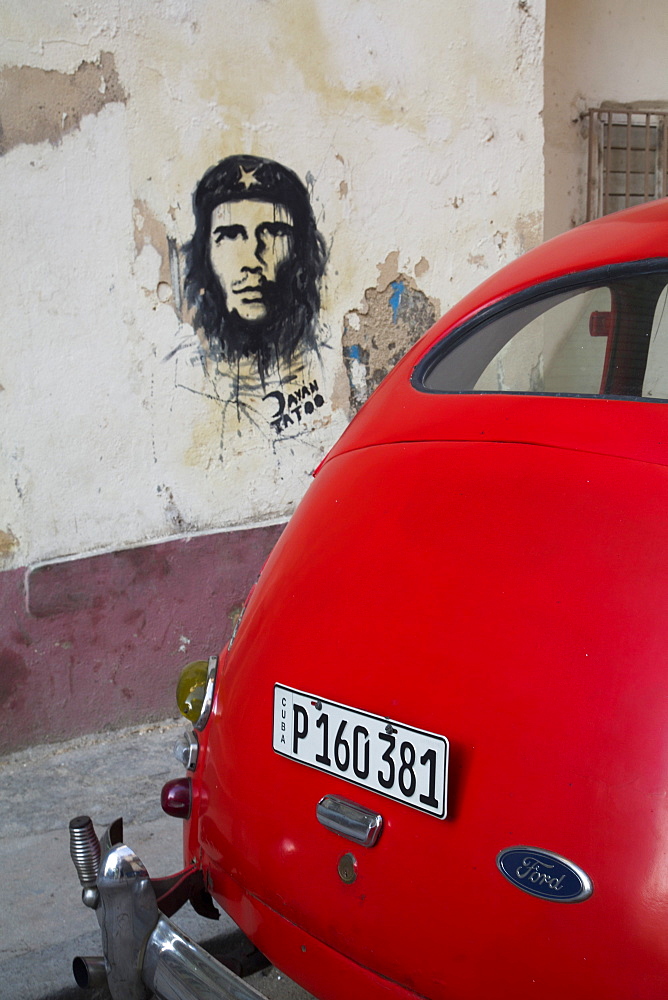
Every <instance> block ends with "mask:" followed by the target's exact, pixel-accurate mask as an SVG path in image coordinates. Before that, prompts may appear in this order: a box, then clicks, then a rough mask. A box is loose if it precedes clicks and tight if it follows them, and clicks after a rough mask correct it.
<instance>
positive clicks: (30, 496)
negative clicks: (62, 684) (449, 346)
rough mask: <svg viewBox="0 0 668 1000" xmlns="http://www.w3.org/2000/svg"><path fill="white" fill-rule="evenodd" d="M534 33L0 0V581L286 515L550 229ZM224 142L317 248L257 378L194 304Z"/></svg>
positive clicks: (498, 14) (486, 23) (409, 21)
mask: <svg viewBox="0 0 668 1000" xmlns="http://www.w3.org/2000/svg"><path fill="white" fill-rule="evenodd" d="M543 29H544V4H543V0H535V2H534V0H519V2H517V0H503V2H499V3H495V4H489V3H487V2H486V0H473V2H467V3H464V2H461V0H423V2H422V3H420V4H419V5H418V6H417V7H415V6H413V7H411V6H406V5H405V4H403V3H401V2H400V0H383V2H380V0H274V2H271V3H267V2H261V0H226V2H224V3H220V2H215V3H214V2H213V0H202V2H197V3H195V2H194V0H162V2H159V0H128V2H125V3H123V4H120V3H115V4H109V3H106V2H104V3H103V2H91V3H88V4H86V5H83V4H79V3H75V2H72V3H69V2H62V0H45V2H44V3H41V4H39V5H37V6H33V5H29V6H28V7H27V8H26V7H25V6H24V7H20V6H18V5H16V4H8V3H5V4H3V5H1V6H0V38H1V39H2V40H3V41H2V43H0V44H1V49H0V52H1V56H2V58H1V68H0V199H1V204H2V209H1V210H2V227H1V229H0V240H1V241H2V251H1V252H2V257H3V261H4V265H5V266H4V281H3V283H2V287H1V288H0V295H1V296H2V318H3V326H2V330H3V351H2V360H1V361H0V411H1V412H0V420H1V421H2V426H3V435H2V441H1V442H0V456H1V458H0V462H1V465H0V568H2V569H3V570H5V571H6V572H7V573H9V571H17V570H19V569H20V568H22V567H30V568H31V572H32V571H34V568H35V566H36V565H37V564H41V563H43V562H44V561H51V560H56V561H57V560H61V559H63V558H67V557H72V556H74V557H82V556H85V555H87V554H91V553H97V552H115V551H118V550H124V549H126V548H128V547H132V546H146V545H150V544H158V543H160V542H161V541H163V540H166V539H170V538H173V537H175V536H182V535H190V534H193V533H195V534H196V533H206V532H219V531H225V532H230V531H232V532H234V531H237V530H241V529H245V528H248V527H251V526H255V527H257V526H262V525H268V524H272V523H276V522H280V521H282V520H284V519H285V518H286V517H287V516H289V514H290V513H291V511H292V510H293V509H294V507H295V505H296V503H297V502H298V500H299V498H300V497H301V495H302V494H303V492H304V490H305V488H306V487H307V485H308V482H309V477H310V473H311V472H312V470H313V469H314V468H315V466H316V465H317V464H318V462H319V461H320V459H321V458H322V456H323V454H324V453H325V452H326V451H327V449H328V448H329V447H330V446H331V444H332V443H333V442H334V440H335V439H336V438H337V437H338V435H339V434H340V432H341V431H342V430H343V429H344V427H345V425H346V423H347V421H348V420H349V418H350V416H351V414H352V413H353V412H354V410H355V409H356V408H357V407H358V405H359V404H360V403H361V402H362V401H363V400H364V398H365V397H366V395H367V394H368V392H369V391H370V390H371V389H372V388H373V387H374V386H375V385H376V384H377V383H378V381H379V380H380V378H381V377H382V376H383V374H384V373H385V372H386V371H387V370H388V369H389V367H390V366H391V365H392V364H393V363H394V361H395V360H396V358H397V357H398V356H399V354H400V353H402V352H403V351H404V350H405V348H406V347H407V346H408V344H409V343H411V342H413V341H414V340H415V339H417V337H418V336H419V335H420V333H422V332H423V331H424V329H426V328H427V326H428V325H429V324H430V323H431V322H432V320H433V319H434V318H435V317H436V316H437V315H438V314H439V313H440V312H442V311H444V309H445V308H446V307H447V306H448V305H449V304H451V303H452V302H454V301H455V300H456V299H457V298H459V297H460V296H461V295H462V294H463V293H464V292H465V291H467V290H468V289H469V288H471V287H472V286H473V285H474V284H476V283H477V282H478V281H479V280H481V279H482V278H483V277H484V276H485V275H486V274H488V273H489V272H491V271H493V270H495V269H496V268H498V266H500V265H501V264H502V263H504V262H505V261H507V260H509V259H511V258H513V257H515V256H516V255H517V254H518V253H520V252H521V251H523V250H525V249H527V248H528V247H530V246H532V245H534V244H536V243H537V242H539V241H540V239H541V237H542V218H543V216H542V208H543V184H542V144H543V132H542V120H541V112H542V102H543ZM236 154H252V155H254V156H257V157H262V158H268V159H270V160H274V161H277V162H278V163H279V164H283V165H285V166H286V167H289V168H291V170H292V171H294V172H295V173H296V174H297V176H298V177H299V178H300V179H301V181H302V182H303V183H304V185H305V188H306V192H307V194H308V200H309V201H310V205H311V208H312V212H313V216H314V219H315V223H316V225H317V229H318V230H319V232H320V233H321V235H322V238H323V240H324V246H325V247H326V252H327V264H326V270H325V277H324V281H323V284H322V287H321V303H320V308H319V311H318V310H317V309H316V318H317V325H316V326H315V327H314V331H315V332H313V333H312V334H311V335H310V336H311V340H310V341H309V340H308V338H305V340H304V342H303V343H302V344H301V345H300V346H299V348H298V349H297V350H296V351H295V353H294V354H290V355H289V356H287V355H286V356H287V360H285V358H284V359H283V361H282V367H280V366H278V367H277V368H275V369H272V368H271V365H269V370H268V372H267V373H266V378H264V380H263V379H262V378H260V377H259V376H258V368H257V364H256V361H257V359H256V356H251V357H250V359H249V358H247V357H241V359H239V357H236V358H233V356H232V354H231V353H228V354H226V353H225V350H224V349H223V350H222V352H221V350H220V349H218V350H216V343H215V342H214V341H213V340H212V339H211V336H210V335H207V333H206V331H203V329H201V328H199V327H198V323H197V322H196V318H197V315H198V314H197V313H196V311H195V309H194V308H193V303H194V302H195V300H196V299H197V296H198V295H199V294H200V292H201V293H202V294H204V286H203V287H202V289H198V287H197V286H196V283H195V284H192V288H191V299H190V304H189V303H188V302H186V299H185V297H184V278H185V273H186V268H187V258H186V256H185V255H184V252H183V248H184V246H185V245H186V244H187V243H188V241H189V240H190V239H191V237H192V236H193V232H194V226H195V223H194V217H193V211H192V194H193V191H194V189H195V187H196V185H197V183H198V181H199V180H200V178H202V177H203V175H204V174H205V172H206V171H207V170H208V168H210V167H211V166H212V165H214V164H216V163H217V162H218V161H220V160H221V159H223V158H224V157H229V156H233V155H236ZM249 162H250V161H244V163H245V164H246V165H245V166H243V165H241V166H239V167H238V168H235V170H238V173H237V174H235V177H234V183H235V184H237V185H238V190H239V191H241V190H242V188H243V189H244V190H245V191H246V192H247V191H248V190H251V192H253V193H254V195H253V196H255V197H256V199H258V198H259V199H260V201H262V198H260V195H261V194H262V192H263V191H265V190H266V191H269V190H270V188H269V186H268V185H269V181H268V180H266V178H265V179H262V178H263V176H264V175H263V174H262V170H263V169H264V168H257V166H256V165H255V166H252V165H251V166H249ZM254 162H255V161H254ZM277 183H278V182H277ZM263 185H264V186H263ZM271 190H272V191H273V190H274V188H272V189H271ZM276 190H277V189H276ZM242 193H243V192H242ZM262 197H263V198H264V201H272V202H273V204H274V209H276V198H278V196H276V197H274V196H273V195H272V196H271V197H269V196H266V197H264V195H263V196H262ZM234 198H237V195H236V194H235V195H234ZM279 201H280V199H279ZM234 204H237V202H236V201H235V202H234ZM226 211H227V210H226ZM281 211H282V210H281ZM279 215H280V212H279ZM293 215H294V211H293ZM276 219H279V216H277V215H276V214H274V223H275V222H276ZM281 220H282V221H283V222H284V221H285V219H284V218H283V216H280V219H279V221H281ZM232 221H234V220H232ZM294 221H295V225H296V217H295V220H294ZM228 223H229V220H228ZM263 224H264V223H263ZM226 225H227V223H226ZM223 229H224V227H222V229H221V232H222V231H223ZM228 230H229V226H228V229H227V230H225V232H224V233H223V236H221V239H223V237H224V238H225V239H227V238H228V237H229V238H230V240H231V239H232V237H230V233H229V231H228ZM271 232H272V235H271V240H272V241H273V242H272V243H271V247H272V253H278V251H277V250H276V248H277V247H278V248H279V250H280V246H282V245H283V244H281V240H288V242H289V240H290V239H291V240H292V241H293V242H292V243H290V244H289V245H290V246H291V247H293V249H294V243H296V242H297V239H298V237H297V235H294V234H293V236H291V237H286V236H284V235H281V234H280V233H278V235H277V234H276V232H274V230H271ZM277 232H278V231H277ZM295 233H296V229H295ZM233 235H234V234H232V236H233ZM226 245H227V244H225V243H223V249H224V247H225V246H226ZM230 245H231V243H230ZM287 245H288V244H287V243H286V244H285V246H287ZM281 252H282V251H281ZM290 252H292V251H290ZM279 256H280V254H279ZM277 259H278V258H277ZM281 266H282V265H281ZM295 280H297V281H299V280H300V276H299V273H297V278H296V279H295ZM222 281H223V279H222V278H221V282H222ZM259 295H260V293H259V292H257V291H256V292H255V293H252V294H251V296H250V297H251V300H252V299H253V297H254V296H255V305H253V304H251V305H250V306H249V307H248V308H249V309H252V308H256V309H257V308H258V306H257V302H258V296H259ZM228 301H229V296H228ZM312 301H315V300H314V299H313V298H312ZM268 310H269V307H268V306H267V312H268ZM228 351H229V348H228ZM240 385H241V389H240V388H239V386H240ZM217 551H218V550H217ZM7 579H9V577H7ZM12 579H13V577H12ZM175 586H177V583H176V581H175ZM137 593H138V594H139V593H140V591H138V592H137ZM163 596H164V599H165V600H168V599H169V597H168V593H165V594H164V595H163ZM201 596H202V595H201V594H200V595H193V596H192V607H193V614H196V613H198V614H201V613H202V611H201V606H202V600H201ZM241 596H243V595H241ZM140 599H141V598H140V596H138V597H137V600H140ZM196 609H200V610H199V611H197V610H196ZM59 613H61V612H59ZM62 613H66V612H62ZM12 614H14V612H10V611H9V610H8V611H7V614H6V616H5V621H6V624H7V627H8V629H9V627H10V625H11V615H12ZM211 614H212V615H213V614H214V612H213V611H211ZM24 626H25V623H24ZM24 631H25V628H24ZM42 635H43V633H42ZM0 639H3V640H4V642H0V646H2V645H3V644H4V645H5V646H6V648H7V654H8V655H10V654H11V655H13V654H14V653H15V652H16V644H15V643H16V641H18V640H15V639H14V638H12V636H11V634H9V633H8V634H7V635H5V636H2V637H0ZM35 641H37V640H35ZM39 641H40V642H43V641H46V640H45V639H43V638H42V639H40V640H39ZM118 641H120V636H119V637H118ZM170 641H171V640H170ZM174 641H175V642H176V640H174ZM23 648H25V643H24V647H23ZM82 652H83V651H82ZM177 652H178V649H177V648H175V649H171V647H170V649H169V654H170V656H171V655H174V654H176V653H177ZM194 652H196V653H200V652H202V651H200V650H196V651H194ZM204 652H206V651H204ZM43 653H44V651H43V650H42V654H43ZM75 653H76V651H75ZM71 655H72V659H73V660H76V655H75V654H71ZM151 655H153V656H158V651H156V650H154V651H153V652H152V654H151ZM30 662H31V663H32V666H31V665H30V663H29V664H28V667H26V670H27V674H26V676H27V677H28V678H29V681H30V683H37V682H38V680H39V673H38V670H39V669H44V666H43V663H44V662H45V661H44V657H43V656H42V660H41V661H40V662H42V666H41V667H38V666H37V665H36V664H37V661H36V660H35V661H34V662H32V661H30ZM74 688H76V684H75V685H74Z"/></svg>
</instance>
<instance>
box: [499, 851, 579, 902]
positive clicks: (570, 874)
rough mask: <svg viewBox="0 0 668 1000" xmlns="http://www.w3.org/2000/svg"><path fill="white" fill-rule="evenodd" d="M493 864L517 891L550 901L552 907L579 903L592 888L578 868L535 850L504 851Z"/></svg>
mask: <svg viewBox="0 0 668 1000" xmlns="http://www.w3.org/2000/svg"><path fill="white" fill-rule="evenodd" d="M496 864H497V867H498V869H499V871H500V872H501V874H502V875H504V876H505V877H506V878H507V879H508V881H509V882H512V884H513V885H516V886H517V888H518V889H523V890H524V892H528V893H530V895H532V896H538V897H539V898H540V899H550V900H552V901H553V902H555V903H581V902H582V901H583V900H585V899H588V898H589V897H590V896H591V894H592V892H593V891H594V887H593V885H592V882H591V879H590V878H589V876H588V875H587V873H586V872H584V871H583V870H582V869H581V868H579V867H578V866H577V865H575V864H573V862H572V861H568V859H567V858H562V857H561V855H559V854H554V853H553V852H552V851H543V850H540V849H539V848H537V847H507V848H506V849H505V850H504V851H501V852H500V854H499V855H498V857H497V859H496Z"/></svg>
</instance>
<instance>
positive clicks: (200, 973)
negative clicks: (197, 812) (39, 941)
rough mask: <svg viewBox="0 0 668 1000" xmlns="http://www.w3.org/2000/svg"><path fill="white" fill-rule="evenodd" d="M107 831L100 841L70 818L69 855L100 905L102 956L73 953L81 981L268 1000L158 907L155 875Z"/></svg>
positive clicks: (88, 895) (174, 995)
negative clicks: (92, 956)
mask: <svg viewBox="0 0 668 1000" xmlns="http://www.w3.org/2000/svg"><path fill="white" fill-rule="evenodd" d="M112 839H113V838H112V837H111V836H110V834H109V832H107V834H106V835H105V836H104V837H103V838H102V842H101V843H100V841H98V839H97V836H96V834H95V831H94V829H93V824H92V823H91V821H90V819H89V818H88V817H87V816H78V817H76V819H74V820H72V822H71V823H70V853H71V855H72V860H73V861H74V865H75V867H76V869H77V873H78V875H79V880H80V882H81V884H82V886H83V901H84V903H85V905H86V906H89V907H90V908H91V909H94V910H95V913H96V915H97V919H98V922H99V924H100V930H101V931H102V948H103V951H104V958H83V957H82V958H75V959H74V963H73V969H74V975H75V978H76V981H77V983H78V984H79V986H83V987H93V986H98V985H101V984H102V983H103V982H104V981H105V980H106V982H107V985H108V987H109V991H110V993H111V996H112V997H113V1000H149V998H150V997H152V996H155V997H156V998H158V1000H265V998H264V997H262V994H261V993H258V991H257V990H256V989H254V988H253V987H252V986H250V985H249V984H248V983H245V982H244V981H243V979H240V978H239V977H238V976H236V975H235V974H234V973H233V972H231V971H230V970H229V969H227V968H226V967H225V966H224V965H221V964H220V962H218V961H216V959H214V958H212V957H211V955H209V954H208V952H206V951H204V949H203V948H201V947H200V946H199V945H197V944H195V943H194V942H193V941H191V940H190V939H189V938H188V937H186V935H185V934H182V933H181V931H180V930H178V928H176V927H175V926H174V924H172V923H171V921H169V920H168V919H167V918H166V917H165V916H163V914H162V913H161V912H160V909H159V907H158V902H157V898H156V893H155V889H154V887H153V885H152V883H151V879H150V878H149V874H148V872H147V870H146V868H145V867H144V865H143V864H142V862H141V861H140V859H139V858H138V857H137V855H136V854H135V853H134V852H133V851H132V850H130V848H129V847H127V846H126V845H125V844H113V843H112Z"/></svg>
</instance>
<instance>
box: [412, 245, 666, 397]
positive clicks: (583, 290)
mask: <svg viewBox="0 0 668 1000" xmlns="http://www.w3.org/2000/svg"><path fill="white" fill-rule="evenodd" d="M667 300H668V261H659V262H654V261H652V262H649V263H648V262H641V263H638V264H633V265H628V264H625V265H619V266H618V267H617V268H605V269H598V270H597V271H591V272H588V273H587V274H584V275H583V274H580V275H578V276H576V277H573V276H572V277H571V278H570V279H559V280H558V281H551V282H549V283H547V284H546V285H543V286H539V287H537V288H533V289H531V290H530V291H528V292H523V293H520V294H519V295H516V296H513V297H512V298H511V299H510V300H507V301H506V302H505V303H502V304H500V305H497V306H495V307H493V308H491V309H490V310H487V311H486V313H485V314H484V316H478V317H477V318H476V319H475V320H474V321H472V322H471V323H468V324H466V325H465V326H463V327H462V328H461V329H459V330H456V331H454V332H453V333H451V334H450V336H448V337H447V338H445V340H443V341H441V343H439V344H437V345H436V347H435V348H434V349H433V350H432V351H431V352H430V354H429V355H428V356H427V357H426V358H425V359H424V361H423V362H422V363H421V364H420V365H419V366H418V368H417V369H416V372H415V377H414V384H415V385H416V387H417V388H419V389H422V390H423V391H427V392H437V393H451V392H476V393H502V392H509V393H530V394H549V395H577V396H612V397H619V396H628V397H633V398H639V399H642V398H645V399H650V398H651V399H664V400H665V399H668V303H667Z"/></svg>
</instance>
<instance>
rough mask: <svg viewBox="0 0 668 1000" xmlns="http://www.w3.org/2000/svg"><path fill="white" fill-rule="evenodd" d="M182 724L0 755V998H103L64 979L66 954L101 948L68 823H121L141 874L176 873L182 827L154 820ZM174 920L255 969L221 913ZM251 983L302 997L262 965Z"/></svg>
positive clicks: (288, 997) (186, 913)
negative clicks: (82, 818)
mask: <svg viewBox="0 0 668 1000" xmlns="http://www.w3.org/2000/svg"><path fill="white" fill-rule="evenodd" d="M185 727H186V724H185V723H184V720H180V721H173V720H168V721H165V722H162V723H157V724H154V725H148V726H143V727H134V728H130V729H124V730H120V731H118V732H113V733H99V734H96V735H93V736H86V737H82V738H79V739H76V740H71V741H69V742H67V743H59V744H55V745H50V746H40V747H32V748H31V749H29V750H24V751H21V752H20V753H16V754H12V755H11V756H9V757H4V758H0V789H1V792H0V880H1V884H0V996H2V997H6V998H7V1000H105V998H107V997H108V996H109V994H108V992H107V991H106V990H97V991H87V992H84V991H82V990H80V989H79V988H78V987H77V986H76V985H75V983H74V979H73V977H72V971H71V970H72V959H73V957H74V956H75V955H99V954H100V953H101V950H102V949H101V942H100V932H99V928H98V924H97V920H96V918H95V915H94V913H93V912H92V911H91V910H88V909H87V908H86V907H85V906H83V905H82V903H81V889H80V886H79V882H78V879H77V875H76V872H75V870H74V866H73V864H72V861H71V860H70V856H69V832H68V823H69V820H70V819H71V818H72V817H73V816H77V815H80V814H82V813H85V814H88V815H89V816H91V817H92V819H93V822H94V823H95V827H96V830H97V832H98V834H101V833H102V832H103V830H104V829H105V827H106V826H107V825H108V824H109V823H111V822H112V820H114V819H115V818H116V817H118V816H122V817H123V819H124V840H125V842H126V843H127V844H129V845H130V847H132V848H133V850H135V851H136V852H137V854H138V855H139V857H140V858H141V859H142V861H143V862H144V864H145V865H146V867H147V868H148V871H149V872H150V873H151V875H153V876H160V875H168V874H171V873H172V872H174V871H177V870H179V869H180V868H182V867H183V864H182V857H181V823H180V822H179V821H178V820H175V819H173V818H171V817H169V816H166V815H165V814H164V813H163V812H162V810H161V808H160V789H161V788H162V785H163V784H164V782H165V781H167V780H168V779H169V778H173V777H178V775H179V774H181V773H182V770H181V768H180V766H179V764H178V763H177V762H176V760H175V759H174V757H173V755H172V747H173V745H174V743H175V741H176V739H177V737H178V736H180V735H181V734H182V733H183V731H184V729H185ZM172 920H173V921H174V923H176V924H177V925H178V926H179V927H181V928H182V929H183V931H185V933H186V934H188V935H189V936H190V937H191V938H193V939H194V940H196V941H199V942H201V943H204V944H205V945H206V947H207V948H208V950H210V951H212V952H213V953H214V954H216V955H217V956H220V955H221V954H230V953H232V954H233V958H236V961H238V962H239V963H240V964H241V965H242V966H244V967H246V968H250V967H251V966H252V963H253V962H256V959H257V956H256V955H255V954H254V953H253V950H252V948H251V947H250V944H249V942H247V940H246V939H245V938H244V937H243V935H241V933H240V932H239V931H238V928H236V925H235V924H234V923H233V922H232V921H231V920H230V919H229V917H227V916H226V915H225V914H222V915H221V918H220V920H219V921H218V922H214V921H211V920H207V919H206V918H204V917H200V916H198V915H197V914H196V913H195V912H194V910H192V908H191V907H190V905H186V906H185V907H183V909H182V910H181V911H179V912H178V913H177V914H175V915H174V917H173V918H172ZM256 964H257V962H256ZM250 981H251V982H253V983H254V985H255V986H256V988H257V989H258V990H260V991H261V992H262V993H264V994H266V995H267V996H268V997H271V998H276V1000H308V994H307V993H305V992H304V991H303V990H301V989H300V988H299V987H297V986H295V984H294V983H291V982H290V980H288V979H286V977H284V976H282V975H281V973H280V972H279V971H278V970H276V969H273V968H271V967H270V968H268V969H262V970H260V971H257V972H255V974H254V975H253V976H251V977H250Z"/></svg>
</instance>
